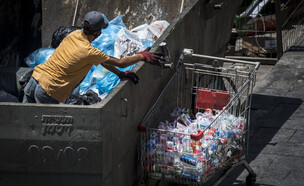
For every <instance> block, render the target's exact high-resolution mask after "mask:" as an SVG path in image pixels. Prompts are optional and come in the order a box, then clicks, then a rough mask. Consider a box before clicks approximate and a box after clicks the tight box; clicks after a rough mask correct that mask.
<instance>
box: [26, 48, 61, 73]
mask: <svg viewBox="0 0 304 186" xmlns="http://www.w3.org/2000/svg"><path fill="white" fill-rule="evenodd" d="M54 51H55V48H40V49H38V50H36V51H34V52H32V53H31V54H30V55H29V56H27V57H26V58H25V59H24V61H25V63H26V64H27V65H28V66H29V67H30V68H34V67H35V66H37V65H40V64H41V63H44V62H46V60H48V59H49V57H50V56H51V55H52V54H53V52H54Z"/></svg>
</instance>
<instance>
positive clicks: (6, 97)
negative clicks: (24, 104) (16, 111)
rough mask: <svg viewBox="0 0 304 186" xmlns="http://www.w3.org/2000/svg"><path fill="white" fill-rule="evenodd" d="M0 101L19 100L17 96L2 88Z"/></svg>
mask: <svg viewBox="0 0 304 186" xmlns="http://www.w3.org/2000/svg"><path fill="white" fill-rule="evenodd" d="M0 102H19V100H18V98H17V97H16V96H13V95H12V94H9V93H7V92H5V91H2V90H0Z"/></svg>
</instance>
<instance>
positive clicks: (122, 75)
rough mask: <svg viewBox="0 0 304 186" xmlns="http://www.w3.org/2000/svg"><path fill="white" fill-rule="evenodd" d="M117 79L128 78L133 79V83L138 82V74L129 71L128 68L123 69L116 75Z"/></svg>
mask: <svg viewBox="0 0 304 186" xmlns="http://www.w3.org/2000/svg"><path fill="white" fill-rule="evenodd" d="M118 77H119V79H121V80H123V79H130V80H132V81H133V83H134V84H137V83H138V80H139V78H138V76H137V75H136V74H135V73H134V72H131V71H129V70H127V71H125V72H120V73H119V75H118Z"/></svg>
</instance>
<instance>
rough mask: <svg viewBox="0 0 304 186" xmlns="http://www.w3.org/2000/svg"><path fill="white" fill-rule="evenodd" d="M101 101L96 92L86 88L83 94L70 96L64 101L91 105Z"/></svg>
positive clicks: (72, 103)
mask: <svg viewBox="0 0 304 186" xmlns="http://www.w3.org/2000/svg"><path fill="white" fill-rule="evenodd" d="M100 101H101V98H100V97H98V94H97V93H96V92H94V91H92V90H88V91H87V92H86V93H85V94H84V95H79V96H70V97H69V98H68V99H67V100H66V101H65V102H64V103H65V104H70V105H92V104H96V103H98V102H100Z"/></svg>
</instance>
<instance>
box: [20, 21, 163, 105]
mask: <svg viewBox="0 0 304 186" xmlns="http://www.w3.org/2000/svg"><path fill="white" fill-rule="evenodd" d="M105 19H106V17H105ZM107 21H108V20H107ZM108 22H109V25H108V27H107V28H106V29H103V30H102V34H101V35H100V36H99V37H98V38H96V39H95V40H94V41H93V42H92V43H91V44H92V46H94V47H96V48H98V49H100V50H101V51H103V52H104V53H105V54H107V55H109V56H114V57H116V58H122V57H124V56H130V55H133V54H135V53H136V52H139V51H143V50H144V49H146V48H147V47H151V46H152V45H153V44H154V42H155V40H156V39H158V38H159V37H160V36H161V34H162V33H163V32H164V30H165V29H166V28H167V27H168V26H169V23H168V22H167V21H164V20H160V21H154V22H152V23H151V24H150V25H148V24H144V25H140V26H138V27H136V28H134V29H133V30H131V31H129V30H128V29H127V27H126V26H125V24H124V23H123V20H122V16H121V15H119V16H117V17H116V18H114V19H113V20H111V21H108ZM76 29H80V28H79V27H75V28H74V27H60V28H59V29H58V30H57V31H55V32H54V34H53V38H52V46H54V47H56V46H58V45H59V42H60V41H61V40H62V39H63V38H64V37H65V36H66V35H67V33H66V32H71V31H74V30H76ZM59 34H61V35H60V36H59ZM62 35H63V36H62ZM54 51H55V48H40V49H38V50H36V51H34V52H33V53H32V54H30V55H29V56H28V57H26V58H25V63H26V64H27V65H28V66H29V67H30V68H34V67H35V66H36V65H39V64H41V63H44V62H45V61H46V60H47V59H48V58H49V57H50V56H51V55H52V53H53V52H54ZM134 66H135V64H134V65H132V66H129V67H126V68H118V69H119V70H121V71H127V70H131V69H132V68H133V67H134ZM119 82H120V79H119V78H118V77H117V76H116V75H115V74H114V73H112V72H109V71H108V70H107V69H105V68H104V67H103V66H101V65H98V66H93V67H92V68H91V70H90V71H89V72H88V74H87V76H86V77H85V78H84V80H83V81H82V82H81V83H80V85H79V86H78V87H77V88H76V90H75V91H74V92H73V96H74V97H77V96H79V95H85V94H86V92H87V91H88V90H92V91H94V92H96V93H97V94H98V96H99V97H100V98H101V99H103V98H104V97H105V96H106V95H108V93H109V92H110V91H111V90H112V89H113V88H114V87H115V86H116V85H117V84H118V83H119ZM69 103H70V104H71V103H75V104H76V103H79V102H78V101H71V100H70V102H69Z"/></svg>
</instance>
